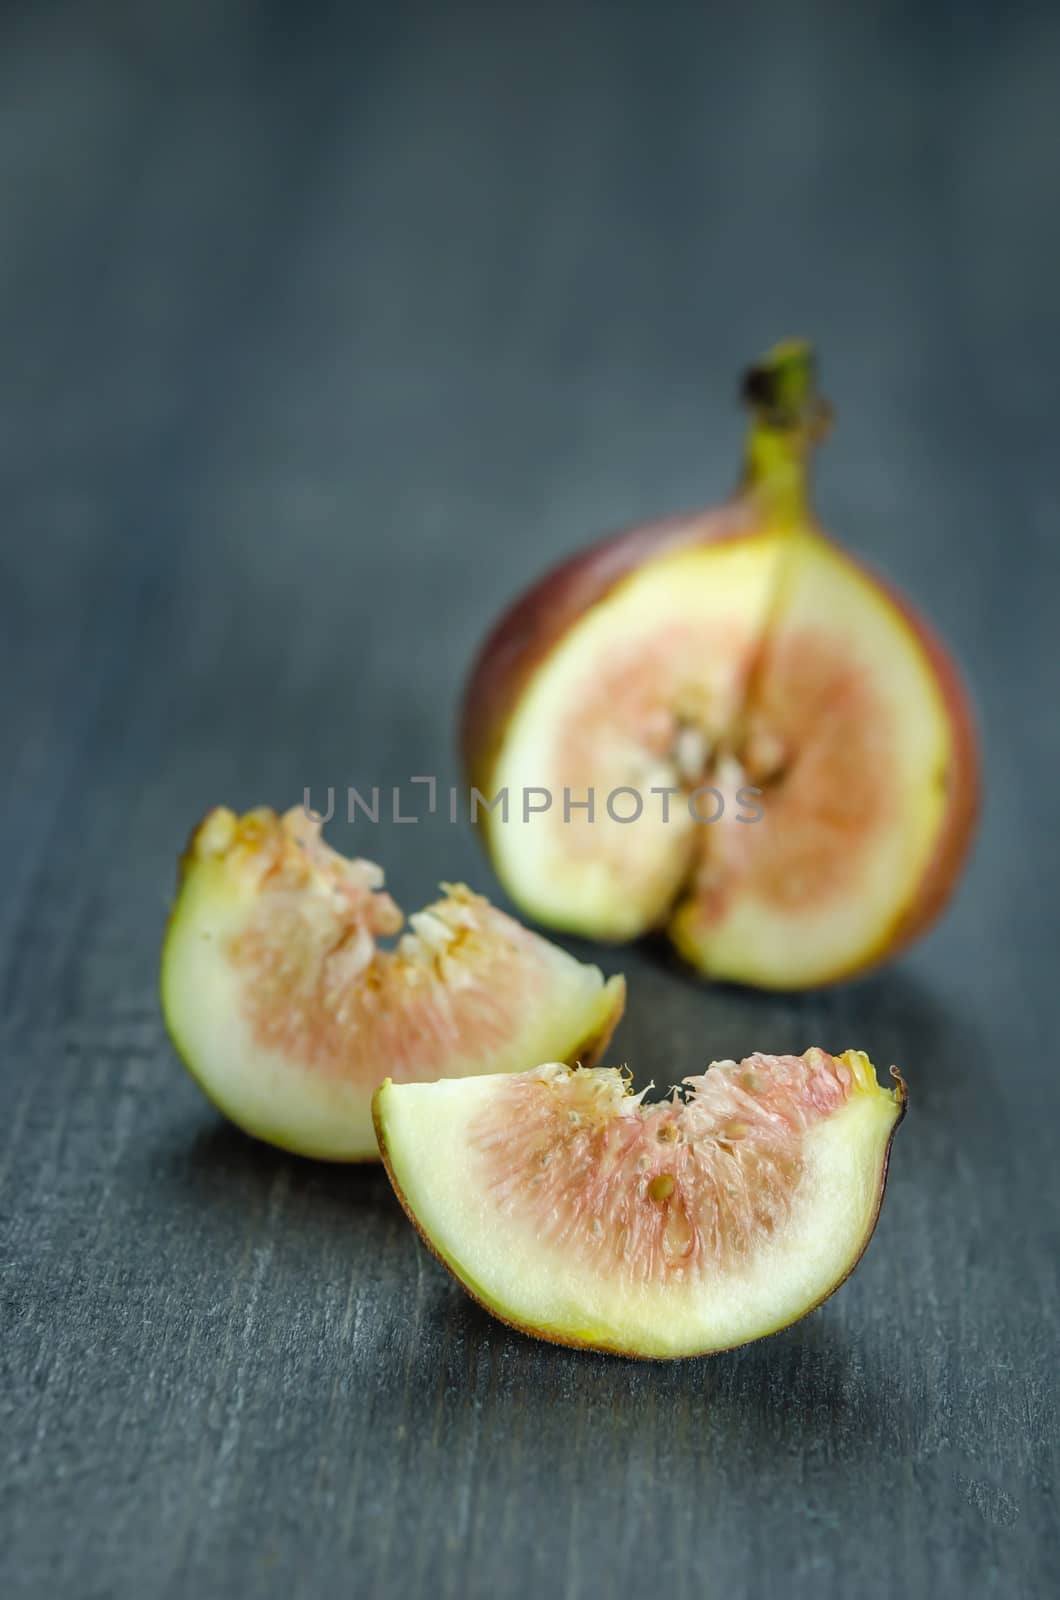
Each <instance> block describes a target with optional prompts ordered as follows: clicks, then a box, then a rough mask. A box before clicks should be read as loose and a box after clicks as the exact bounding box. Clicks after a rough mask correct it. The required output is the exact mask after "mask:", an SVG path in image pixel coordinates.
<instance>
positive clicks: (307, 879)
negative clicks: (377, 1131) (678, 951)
mask: <svg viewBox="0 0 1060 1600" xmlns="http://www.w3.org/2000/svg"><path fill="white" fill-rule="evenodd" d="M382 884H383V875H382V872H381V871H380V869H379V868H378V867H376V866H373V865H372V863H371V862H368V861H349V860H346V859H345V857H343V856H341V855H339V854H337V853H336V852H335V851H334V850H331V849H329V848H328V846H327V845H325V844H324V843H323V841H322V839H321V838H320V826H319V823H318V822H317V821H315V820H314V819H313V818H311V817H310V816H309V815H308V814H307V813H306V812H305V811H304V810H301V809H296V810H292V811H289V812H288V813H287V814H286V815H285V816H283V817H278V816H277V815H276V813H275V812H272V811H268V810H264V809H263V810H258V811H252V812H250V813H248V814H247V815H246V816H244V817H242V818H239V817H237V816H236V815H235V814H234V813H233V812H231V811H228V810H225V809H223V808H218V809H216V810H214V811H211V812H210V813H209V815H208V816H207V817H206V819H205V820H204V821H203V822H202V823H201V824H200V826H199V827H198V828H197V829H196V831H195V833H194V834H193V835H192V838H191V842H190V844H189V846H188V849H187V852H186V854H185V856H184V857H183V860H182V863H181V876H180V891H179V894H178V897H177V901H176V904H175V905H174V907H173V911H172V915H171V917H170V921H169V927H168V930H167V933H166V940H165V946H164V950H163V958H162V979H161V984H162V1006H163V1011H164V1014H165V1018H166V1023H167V1025H168V1028H169V1031H170V1034H171V1036H172V1038H173V1041H174V1043H175V1045H176V1047H177V1050H178V1051H179V1053H180V1055H181V1056H182V1057H183V1059H184V1061H185V1063H186V1064H187V1066H188V1068H189V1069H190V1071H191V1072H192V1074H193V1076H194V1077H195V1078H196V1079H197V1080H198V1082H199V1083H200V1084H201V1086H202V1088H203V1089H204V1090H205V1091H206V1093H207V1095H208V1096H209V1097H210V1099H211V1100H213V1101H214V1102H215V1104H216V1105H217V1106H218V1107H219V1108H220V1109H221V1110H222V1111H224V1112H225V1113H226V1115H227V1116H229V1117H230V1118H231V1119H232V1121H233V1122H235V1123H237V1124H238V1125H239V1126H240V1127H241V1128H243V1129H244V1130H245V1131H246V1132H247V1133H250V1134H253V1135H255V1136H257V1137H258V1138H261V1139H265V1140H268V1141H269V1142H270V1143H272V1144H276V1145H280V1146H281V1147H283V1148H284V1149H287V1150H293V1151H296V1152H298V1153H300V1154H303V1155H309V1156H319V1157H322V1158H325V1159H330V1160H341V1161H357V1160H374V1159H376V1158H377V1157H378V1148H377V1146H376V1141H375V1135H374V1133H373V1130H372V1116H371V1098H372V1092H373V1090H374V1089H375V1088H376V1086H377V1085H378V1084H379V1083H381V1082H382V1080H383V1079H384V1078H385V1077H387V1076H389V1077H391V1078H393V1079H395V1080H396V1081H398V1082H406V1081H409V1080H413V1079H430V1078H438V1077H441V1076H446V1077H461V1076H464V1075H468V1074H473V1073H485V1072H489V1073H496V1072H498V1071H500V1072H513V1071H521V1070H524V1069H525V1068H526V1067H527V1066H528V1065H529V1064H530V1063H532V1062H535V1061H540V1060H541V1058H542V1056H543V1055H556V1056H558V1057H559V1058H561V1059H562V1060H564V1061H569V1062H572V1063H573V1062H579V1061H580V1062H583V1063H586V1064H590V1063H591V1062H592V1061H594V1060H595V1059H596V1058H597V1057H598V1055H599V1053H600V1051H601V1050H602V1049H603V1048H604V1046H605V1045H606V1044H607V1041H608V1039H609V1038H610V1036H611V1033H612V1031H613V1030H614V1028H615V1025H616V1024H617V1022H618V1019H619V1017H620V1016H621V1014H622V1007H623V1004H624V999H625V984H624V982H623V980H622V978H620V977H616V978H612V979H611V980H610V981H609V982H606V983H605V981H604V979H603V976H602V975H601V973H600V971H599V970H598V968H596V967H591V966H584V965H582V964H581V963H580V962H578V961H575V960H574V958H573V957H572V956H569V955H567V953H566V952H565V951H563V950H560V949H558V948H557V947H556V946H555V945H552V944H549V943H548V942H547V941H546V940H544V939H542V938H540V937H539V936H538V935H537V934H534V933H531V932H529V931H528V930H527V929H526V928H523V927H522V926H520V924H519V923H517V922H515V921H514V920H513V919H512V918H511V917H508V916H505V914H504V913H503V912H501V911H498V910H497V909H496V908H495V907H493V906H491V905H490V904H489V902H488V901H486V900H484V899H483V898H482V897H481V896H480V895H476V894H472V893H471V892H470V890H468V889H465V888H464V887H462V886H459V885H458V886H456V887H447V892H446V895H445V898H444V899H442V900H439V901H438V902H436V904H434V905H432V906H429V907H428V908H427V909H426V910H425V911H421V912H419V913H417V914H416V915H415V916H413V917H411V918H410V919H409V931H407V932H405V933H404V934H402V936H401V938H400V939H399V941H398V943H397V946H396V948H395V949H394V950H382V949H379V948H377V944H376V939H377V937H378V936H380V935H389V934H396V933H398V932H399V931H400V929H401V928H402V925H403V921H404V919H403V917H402V915H401V912H400V911H399V910H398V908H397V906H396V905H395V904H394V902H393V901H392V900H391V898H390V896H389V895H387V894H386V893H384V892H383V888H382Z"/></svg>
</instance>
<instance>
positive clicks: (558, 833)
mask: <svg viewBox="0 0 1060 1600" xmlns="http://www.w3.org/2000/svg"><path fill="white" fill-rule="evenodd" d="M745 398H746V399H747V401H748V403H749V405H750V407H751V411H752V423H751V428H750V434H749V439H748V446H747V459H746V466H745V471H744V477H743V481H742V483H741V485H740V487H739V488H738V490H737V491H736V493H735V494H734V495H733V496H732V497H731V498H730V499H729V500H728V501H726V502H725V503H724V504H722V505H721V506H719V507H716V508H714V509H712V510H708V511H702V512H697V513H693V514H690V515H687V516H683V517H676V518H670V519H668V520H665V521H661V522H655V523H649V524H646V525H643V526H641V527H637V528H633V529H631V530H627V531H626V532H623V533H619V534H617V535H615V536H614V537H612V538H610V539H607V540H604V541H603V542H601V543H599V544H597V545H595V546H593V547H591V548H590V549H588V550H586V551H585V552H583V553H582V554H580V555H578V556H576V557H574V558H573V559H572V560H570V561H568V562H567V563H565V564H564V565H562V566H560V567H559V568H557V569H556V570H555V571H553V572H552V573H550V574H548V575H547V576H546V577H545V578H543V579H542V580H541V581H540V582H539V583H538V584H537V585H535V586H534V587H532V588H531V589H530V590H529V591H528V593H527V594H525V595H524V596H523V597H522V598H521V599H520V600H518V601H517V602H516V604H515V605H514V606H513V607H512V608H511V609H510V610H509V612H508V613H507V614H506V615H505V616H504V617H502V618H501V620H500V621H499V622H498V624H497V625H496V627H495V628H494V630H493V632H492V633H491V634H490V636H489V637H488V638H487V640H486V643H485V644H484V646H483V648H482V650H481V651H480V654H479V656H478V659H477V661H476V663H475V665H474V667H473V669H472V672H471V674H470V677H469V680H468V685H467V689H466V694H465V700H464V707H463V722H462V742H463V750H464V757H465V764H466V767H467V771H468V775H469V778H470V781H471V782H472V783H473V784H474V785H475V786H476V787H477V788H478V789H479V790H480V791H482V792H483V793H484V794H486V795H487V796H488V797H489V798H490V799H491V800H493V801H495V802H496V800H497V797H499V796H507V798H508V804H507V807H505V806H503V805H495V808H494V809H493V810H491V811H489V812H485V813H483V814H482V815H481V816H480V827H481V829H482V832H483V835H484V839H485V843H486V845H487V849H488V851H489V854H490V857H491V859H492V862H493V865H494V868H495V870H496V872H497V875H498V877H499V878H500V880H501V882H502V883H503V884H504V887H505V889H506V890H507V892H508V894H509V895H510V896H511V898H512V899H513V900H514V901H515V903H516V904H517V905H518V906H519V907H520V908H521V909H522V910H524V911H525V912H527V914H528V915H530V916H532V917H533V918H535V919H536V920H537V921H538V922H540V923H542V924H543V925H544V926H546V927H554V928H561V929H564V930H565V931H567V932H571V933H578V934H582V935H585V936H587V937H590V938H597V939H606V940H613V941H622V940H626V939H630V938H634V937H637V936H638V935H640V934H643V933H645V932H648V931H650V930H652V929H655V928H665V929H666V930H667V932H668V933H669V935H670V937H671V939H672V941H673V942H674V944H675V945H676V947H677V949H678V950H679V951H680V953H681V954H682V955H683V956H684V957H685V958H686V959H687V960H688V961H689V962H690V963H691V964H692V965H693V966H695V967H696V968H698V969H699V970H700V971H701V972H702V973H704V974H706V975H708V976H710V977H715V978H723V979H731V980H735V981H741V982H745V983H750V984H755V985H757V986H759V987H763V988H806V987H812V986H815V985H820V984H824V983H830V982H834V981H837V980H839V979H843V978H847V977H850V976H851V975H852V974H854V973H855V972H858V971H861V970H863V969H865V968H866V967H868V966H870V965H872V964H874V963H876V962H878V961H881V960H883V959H885V958H886V957H888V956H890V955H892V954H894V953H896V952H897V951H898V950H899V949H900V948H902V947H903V946H904V945H906V944H908V943H909V942H910V940H912V939H913V938H914V937H916V936H917V935H918V934H920V933H921V932H923V931H924V930H925V929H926V928H927V927H928V926H929V925H930V924H931V923H932V922H933V921H934V919H935V918H936V916H937V915H938V914H939V913H940V912H941V910H942V909H943V907H944V906H945V904H946V902H947V900H948V899H949V897H950V895H951V893H952V892H953V890H954V888H955V887H956V884H957V881H958V878H959V876H960V872H961V868H962V867H963V864H964V861H965V859H966V857H967V854H968V850H969V848H970V844H971V840H972V836H973V833H974V829H975V823H976V818H977V812H978V800H979V774H978V752H977V740H976V734H975V726H974V720H973V717H972V712H971V708H970V706H969V704H968V700H967V696H966V694H965V691H964V689H963V687H962V684H961V681H960V677H959V674H958V672H957V669H956V667H955V666H954V664H953V662H952V661H951V660H950V658H949V656H948V655H947V653H946V651H945V650H944V648H943V646H942V645H941V644H940V643H939V641H938V640H937V639H936V638H935V636H934V635H933V634H932V632H931V630H930V629H929V628H928V627H927V625H926V624H925V623H924V621H923V620H922V619H921V618H920V617H919V615H918V614H917V613H916V612H915V610H914V609H913V607H912V606H911V605H910V604H909V603H908V601H906V600H905V599H904V598H903V597H902V596H901V595H899V594H898V593H897V591H895V590H894V589H892V588H891V587H890V586H889V585H887V584H886V583H884V582H882V581H881V580H880V579H879V578H877V577H876V576H875V575H874V574H873V573H871V572H869V571H868V570H867V569H866V568H865V567H864V566H862V565H861V564H860V563H859V562H857V561H855V560H854V559H853V557H852V556H850V555H849V554H847V553H846V552H845V551H844V550H843V549H842V548H841V547H840V546H839V545H838V544H837V543H836V542H834V541H833V540H832V539H830V538H829V537H828V536H827V535H826V534H825V533H824V531H823V530H822V529H821V528H820V526H819V525H818V523H817V521H816V518H815V516H814V514H813V511H812V507H811V499H810V488H809V478H810V465H811V460H812V456H813V452H814V448H815V446H816V444H817V442H818V440H819V439H820V437H821V435H822V433H823V430H824V423H825V420H826V408H825V405H824V402H823V401H822V400H821V399H820V397H819V395H818V394H817V391H816V379H815V368H814V360H813V354H812V351H811V350H810V348H809V346H807V345H805V344H802V343H801V342H798V341H789V342H787V343H785V344H782V345H779V346H777V347H776V348H775V349H774V350H772V351H770V352H769V353H768V354H767V355H766V357H765V358H764V359H763V360H762V361H761V362H760V363H759V364H758V366H756V367H755V368H753V369H752V371H751V372H750V374H749V375H748V378H747V380H746V381H745ZM535 791H536V792H535ZM528 795H529V797H530V798H529V801H527V796H528ZM541 796H547V797H549V798H548V800H547V801H546V800H545V799H543V798H539V797H541ZM590 796H591V797H592V811H591V812H590V810H589V807H588V802H589V799H590Z"/></svg>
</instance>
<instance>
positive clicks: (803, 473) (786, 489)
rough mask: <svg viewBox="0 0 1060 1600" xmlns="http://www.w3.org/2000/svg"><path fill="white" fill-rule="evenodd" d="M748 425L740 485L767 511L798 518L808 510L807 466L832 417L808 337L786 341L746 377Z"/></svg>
mask: <svg viewBox="0 0 1060 1600" xmlns="http://www.w3.org/2000/svg"><path fill="white" fill-rule="evenodd" d="M742 396H743V400H744V403H745V404H746V405H747V406H748V407H749V408H750V411H751V416H752V421H751V431H750V435H749V437H748V440H747V458H746V464H745V468H744V486H745V488H747V489H750V490H752V491H753V492H754V493H755V494H756V495H759V496H761V497H763V498H764V499H766V500H767V501H768V503H769V505H770V508H771V509H772V510H774V511H776V512H779V513H781V514H784V513H786V514H787V515H789V516H791V517H793V518H798V517H799V516H800V514H801V513H803V512H804V511H805V510H806V505H807V496H808V489H809V462H810V457H811V455H812V454H813V449H814V446H815V445H817V444H818V443H819V442H820V440H821V439H823V438H824V436H825V434H826V433H827V431H828V425H829V423H830V422H831V419H832V411H831V407H830V406H829V404H828V402H827V400H825V398H824V396H823V395H821V394H820V393H819V392H818V389H817V358H816V356H815V354H814V349H813V346H812V345H811V344H810V343H809V341H808V340H806V339H785V340H783V341H782V343H780V344H776V345H774V346H773V348H772V349H771V350H767V351H766V353H765V355H764V356H763V357H762V358H761V360H760V361H757V362H755V364H754V366H753V367H750V368H749V369H748V371H747V372H746V373H745V375H744V380H743V390H742Z"/></svg>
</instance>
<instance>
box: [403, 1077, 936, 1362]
mask: <svg viewBox="0 0 1060 1600" xmlns="http://www.w3.org/2000/svg"><path fill="white" fill-rule="evenodd" d="M892 1076H893V1077H894V1079H895V1088H894V1089H883V1088H881V1087H880V1086H879V1084H878V1083H877V1081H876V1074H875V1071H874V1070H873V1067H872V1064H871V1063H870V1061H869V1059H868V1057H867V1056H865V1055H863V1054H862V1053H861V1052H860V1051H857V1050H848V1051H847V1052H846V1054H845V1055H842V1056H838V1057H836V1056H830V1055H828V1054H826V1052H825V1051H823V1050H808V1051H807V1052H806V1054H805V1055H803V1056H764V1055H753V1056H750V1057H748V1059H747V1060H746V1061H742V1062H740V1063H739V1064H737V1063H736V1062H735V1061H726V1062H719V1063H715V1064H714V1065H713V1066H712V1067H711V1068H709V1069H708V1071H707V1072H706V1073H705V1074H704V1075H703V1076H702V1077H696V1078H686V1079H685V1081H684V1085H683V1087H682V1089H681V1090H680V1091H676V1090H675V1091H674V1095H673V1098H672V1099H671V1100H669V1101H663V1102H661V1103H659V1104H654V1105H645V1104H643V1102H642V1097H641V1095H634V1094H631V1093H630V1090H629V1088H628V1084H627V1080H626V1078H625V1076H624V1075H623V1074H622V1073H621V1072H619V1071H617V1070H615V1069H614V1068H597V1069H596V1070H595V1071H575V1072H572V1071H570V1070H569V1069H568V1068H567V1067H565V1066H562V1065H558V1064H552V1065H546V1066H541V1067H537V1068H536V1069H534V1070H533V1071H531V1072H523V1073H519V1074H517V1075H515V1076H513V1077H488V1078H479V1079H477V1080H475V1081H474V1082H465V1083H455V1082H442V1083H422V1084H396V1083H393V1082H391V1081H390V1080H389V1079H388V1080H387V1082H386V1083H384V1084H383V1085H382V1087H381V1088H380V1089H379V1090H378V1091H377V1093H376V1096H375V1101H374V1111H375V1122H376V1131H377V1134H378V1137H379V1147H380V1149H381V1150H382V1153H383V1159H384V1161H385V1162H386V1166H387V1171H388V1172H389V1174H390V1177H391V1180H392V1182H393V1184H394V1188H395V1190H396V1192H397V1195H398V1197H399V1199H400V1200H401V1203H402V1205H403V1206H404V1207H405V1210H406V1211H407V1212H408V1214H409V1216H410V1217H411V1219H412V1221H413V1222H414V1223H415V1225H416V1227H417V1228H418V1230H419V1232H420V1233H421V1234H422V1236H423V1238H424V1239H425V1240H426V1242H427V1244H428V1245H429V1246H430V1247H431V1249H432V1250H433V1251H434V1252H435V1253H436V1254H437V1255H438V1256H439V1257H440V1259H441V1260H442V1261H443V1262H444V1264H445V1265H446V1266H447V1267H448V1268H449V1269H450V1271H451V1272H452V1273H453V1274H454V1275H455V1276H456V1277H457V1278H458V1279H459V1281H460V1282H461V1283H462V1284H463V1286H464V1288H465V1289H467V1290H468V1292H469V1293H470V1294H471V1295H473V1296H474V1298H475V1299H476V1300H478V1301H479V1302H480V1303H481V1304H482V1305H484V1306H485V1307H486V1309H487V1310H489V1311H492V1312H493V1313H494V1314H495V1315H496V1316H498V1317H500V1318H501V1320H502V1321H504V1322H507V1323H510V1324H511V1325H512V1326H513V1327H516V1328H519V1329H521V1330H522V1331H523V1332H525V1333H530V1334H534V1335H536V1336H537V1337H538V1338H541V1339H547V1340H551V1341H553V1342H554V1343H556V1344H569V1345H578V1346H584V1347H586V1348H589V1349H594V1350H608V1351H614V1352H617V1353H618V1354H621V1355H630V1356H655V1357H664V1356H691V1355H706V1354H709V1353H711V1352H713V1351H716V1350H724V1349H728V1348H730V1347H731V1346H733V1345H738V1344H745V1343H747V1342H749V1341H750V1340H752V1339H758V1338H761V1337H763V1336H764V1335H765V1334H768V1333H774V1332H776V1331H777V1330H778V1329H780V1328H783V1327H786V1326H787V1325H788V1324H789V1323H791V1322H794V1321H796V1320H797V1318H799V1317H801V1316H804V1315H805V1313H806V1312H808V1311H810V1310H812V1309H813V1308H814V1307H815V1306H817V1305H819V1304H820V1302H821V1301H822V1300H824V1299H825V1298H826V1297H827V1296H828V1295H830V1294H831V1293H832V1291H833V1290H834V1289H836V1288H838V1286H839V1285H840V1284H841V1283H842V1282H843V1280H844V1278H846V1277H847V1276H848V1275H849V1273H850V1272H851V1271H852V1270H853V1269H854V1267H855V1266H856V1265H857V1262H858V1260H859V1258H860V1257H861V1254H862V1252H863V1251H864V1249H865V1246H866V1245H867V1244H868V1241H869V1239H870V1237H871V1235H872V1231H873V1228H874V1227H875V1225H876V1218H877V1215H878V1213H879V1209H880V1203H881V1200H882V1198H883V1189H884V1182H885V1179H886V1175H887V1161H888V1155H889V1151H890V1146H891V1139H892V1137H893V1135H894V1131H895V1129H896V1128H897V1126H898V1123H899V1122H900V1121H901V1118H902V1115H903V1113H904V1110H905V1098H906V1097H905V1087H904V1084H903V1083H902V1080H901V1078H900V1076H899V1075H898V1073H897V1071H895V1070H894V1069H893V1068H892Z"/></svg>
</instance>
